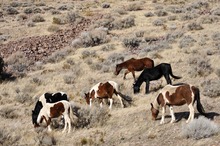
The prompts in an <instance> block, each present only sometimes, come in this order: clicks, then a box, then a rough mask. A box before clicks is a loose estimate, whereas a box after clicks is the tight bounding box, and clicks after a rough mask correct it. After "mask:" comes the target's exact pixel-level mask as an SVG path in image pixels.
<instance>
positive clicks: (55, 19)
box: [53, 17, 66, 25]
mask: <svg viewBox="0 0 220 146" xmlns="http://www.w3.org/2000/svg"><path fill="white" fill-rule="evenodd" d="M65 23H66V21H65V20H64V19H63V18H61V17H53V24H58V25H62V24H65Z"/></svg>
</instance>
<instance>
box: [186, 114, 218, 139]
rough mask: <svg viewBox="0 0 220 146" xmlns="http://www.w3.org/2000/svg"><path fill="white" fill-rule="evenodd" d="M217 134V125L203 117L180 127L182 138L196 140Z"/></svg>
mask: <svg viewBox="0 0 220 146" xmlns="http://www.w3.org/2000/svg"><path fill="white" fill-rule="evenodd" d="M219 132H220V127H219V125H217V124H216V123H214V122H213V121H210V120H209V119H207V118H205V117H203V116H200V117H199V118H198V119H194V120H193V121H192V122H191V123H189V124H187V125H186V126H185V125H184V126H183V127H182V135H183V137H185V138H192V139H196V140H198V139H202V138H208V137H211V136H213V135H215V134H217V133H219Z"/></svg>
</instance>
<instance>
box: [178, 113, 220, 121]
mask: <svg viewBox="0 0 220 146" xmlns="http://www.w3.org/2000/svg"><path fill="white" fill-rule="evenodd" d="M200 115H201V114H200V113H195V118H198V117H199V116H200ZM219 115H220V114H218V113H216V112H209V113H206V116H205V117H206V118H208V119H210V120H213V119H214V117H216V116H219ZM175 117H176V122H179V121H180V120H182V119H186V120H187V119H188V117H189V112H178V113H175Z"/></svg>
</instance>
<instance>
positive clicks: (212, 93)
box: [201, 78, 220, 98]
mask: <svg viewBox="0 0 220 146" xmlns="http://www.w3.org/2000/svg"><path fill="white" fill-rule="evenodd" d="M201 85H202V87H203V92H202V93H203V94H204V95H206V96H209V97H211V98H215V97H218V96H220V88H219V85H220V80H219V78H217V79H209V80H205V81H204V82H202V84H201Z"/></svg>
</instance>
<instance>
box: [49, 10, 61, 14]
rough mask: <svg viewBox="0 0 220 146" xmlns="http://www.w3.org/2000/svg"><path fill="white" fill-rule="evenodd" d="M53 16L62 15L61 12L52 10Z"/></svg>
mask: <svg viewBox="0 0 220 146" xmlns="http://www.w3.org/2000/svg"><path fill="white" fill-rule="evenodd" d="M50 12H51V14H52V15H59V14H62V13H61V12H60V11H58V10H51V11H50Z"/></svg>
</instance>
